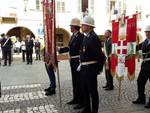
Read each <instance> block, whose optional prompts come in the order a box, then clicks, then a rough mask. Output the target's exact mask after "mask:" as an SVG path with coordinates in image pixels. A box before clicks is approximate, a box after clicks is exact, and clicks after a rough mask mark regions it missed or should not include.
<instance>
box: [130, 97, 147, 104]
mask: <svg viewBox="0 0 150 113" xmlns="http://www.w3.org/2000/svg"><path fill="white" fill-rule="evenodd" d="M132 103H133V104H145V100H144V99H139V98H138V99H137V100H135V101H132Z"/></svg>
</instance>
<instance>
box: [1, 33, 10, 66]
mask: <svg viewBox="0 0 150 113" xmlns="http://www.w3.org/2000/svg"><path fill="white" fill-rule="evenodd" d="M1 37H2V40H1V47H2V51H3V55H4V65H3V66H7V60H8V63H9V66H11V58H12V57H11V48H12V41H11V39H10V37H9V36H6V35H5V34H4V33H3V34H1Z"/></svg>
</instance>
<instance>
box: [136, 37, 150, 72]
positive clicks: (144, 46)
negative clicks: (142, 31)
mask: <svg viewBox="0 0 150 113" xmlns="http://www.w3.org/2000/svg"><path fill="white" fill-rule="evenodd" d="M136 49H137V50H142V54H143V62H142V65H141V69H144V70H146V71H149V70H150V69H149V67H150V60H148V61H144V60H146V59H148V58H150V40H149V39H145V41H144V42H142V43H141V44H139V45H138V46H137V48H136Z"/></svg>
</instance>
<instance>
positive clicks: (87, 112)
mask: <svg viewBox="0 0 150 113" xmlns="http://www.w3.org/2000/svg"><path fill="white" fill-rule="evenodd" d="M78 113H92V112H90V111H89V110H85V109H83V110H82V111H79V112H78Z"/></svg>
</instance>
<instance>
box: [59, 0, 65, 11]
mask: <svg viewBox="0 0 150 113" xmlns="http://www.w3.org/2000/svg"><path fill="white" fill-rule="evenodd" d="M57 12H65V2H61V1H57Z"/></svg>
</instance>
